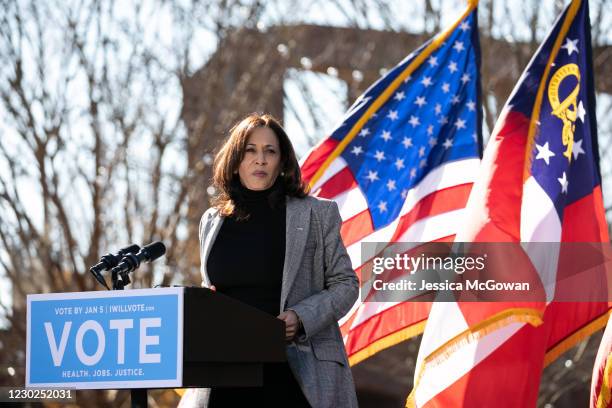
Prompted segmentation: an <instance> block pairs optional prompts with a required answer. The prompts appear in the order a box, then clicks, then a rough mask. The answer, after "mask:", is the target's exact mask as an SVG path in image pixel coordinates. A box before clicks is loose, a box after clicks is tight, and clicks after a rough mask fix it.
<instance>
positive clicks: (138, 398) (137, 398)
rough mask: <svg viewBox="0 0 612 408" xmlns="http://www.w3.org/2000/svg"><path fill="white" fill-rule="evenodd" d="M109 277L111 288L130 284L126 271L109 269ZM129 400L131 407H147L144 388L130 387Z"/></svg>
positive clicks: (120, 288)
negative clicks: (120, 271)
mask: <svg viewBox="0 0 612 408" xmlns="http://www.w3.org/2000/svg"><path fill="white" fill-rule="evenodd" d="M111 279H112V282H113V289H112V290H123V289H124V288H125V286H126V285H129V284H130V278H129V276H128V272H125V273H122V274H121V275H119V274H118V273H117V271H115V270H114V268H113V270H112V271H111ZM130 402H131V407H132V408H147V407H148V396H147V389H146V388H132V389H130Z"/></svg>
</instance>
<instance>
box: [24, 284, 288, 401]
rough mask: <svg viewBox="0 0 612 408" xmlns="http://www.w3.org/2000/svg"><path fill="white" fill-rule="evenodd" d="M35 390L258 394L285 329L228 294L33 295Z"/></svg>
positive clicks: (31, 383) (184, 290) (188, 290)
mask: <svg viewBox="0 0 612 408" xmlns="http://www.w3.org/2000/svg"><path fill="white" fill-rule="evenodd" d="M27 304H28V309H27V314H28V315H27V316H28V317H27V345H26V386H27V387H47V388H49V387H58V388H73V389H126V388H128V389H139V388H140V389H147V388H186V387H226V386H258V385H262V384H263V365H264V363H268V362H282V361H286V354H285V324H284V322H282V321H281V320H279V319H277V318H276V317H274V316H270V315H268V314H266V313H263V312H261V311H259V310H257V309H255V308H253V307H251V306H248V305H245V304H244V303H241V302H239V301H237V300H235V299H232V298H230V297H228V296H225V295H223V294H221V293H217V292H212V291H210V290H209V289H205V288H195V287H173V288H158V289H136V290H123V291H96V292H77V293H56V294H40V295H28V298H27Z"/></svg>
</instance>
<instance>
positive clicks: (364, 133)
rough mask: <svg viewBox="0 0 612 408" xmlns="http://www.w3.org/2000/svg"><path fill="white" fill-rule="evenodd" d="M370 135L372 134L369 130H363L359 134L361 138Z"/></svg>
mask: <svg viewBox="0 0 612 408" xmlns="http://www.w3.org/2000/svg"><path fill="white" fill-rule="evenodd" d="M369 134H370V129H368V128H363V129H361V131H360V132H359V136H361V137H366V136H367V135H369Z"/></svg>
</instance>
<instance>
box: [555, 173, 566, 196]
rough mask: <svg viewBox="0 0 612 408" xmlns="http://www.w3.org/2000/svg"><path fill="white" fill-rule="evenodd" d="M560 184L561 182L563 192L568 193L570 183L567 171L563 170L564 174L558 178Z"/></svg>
mask: <svg viewBox="0 0 612 408" xmlns="http://www.w3.org/2000/svg"><path fill="white" fill-rule="evenodd" d="M557 181H559V184H561V192H562V193H564V194H567V186H568V185H569V181H567V176H566V174H565V172H563V176H561V177H559V178H557Z"/></svg>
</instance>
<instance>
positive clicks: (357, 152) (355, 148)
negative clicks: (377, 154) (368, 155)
mask: <svg viewBox="0 0 612 408" xmlns="http://www.w3.org/2000/svg"><path fill="white" fill-rule="evenodd" d="M351 153H353V154H354V155H355V156H357V157H359V155H360V154H361V153H363V148H362V147H361V146H353V149H352V150H351Z"/></svg>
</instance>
